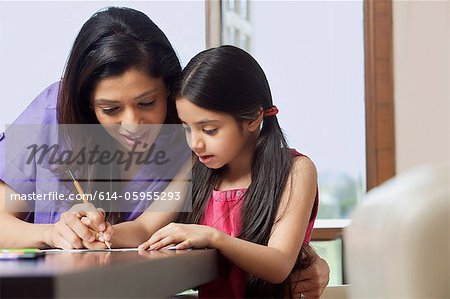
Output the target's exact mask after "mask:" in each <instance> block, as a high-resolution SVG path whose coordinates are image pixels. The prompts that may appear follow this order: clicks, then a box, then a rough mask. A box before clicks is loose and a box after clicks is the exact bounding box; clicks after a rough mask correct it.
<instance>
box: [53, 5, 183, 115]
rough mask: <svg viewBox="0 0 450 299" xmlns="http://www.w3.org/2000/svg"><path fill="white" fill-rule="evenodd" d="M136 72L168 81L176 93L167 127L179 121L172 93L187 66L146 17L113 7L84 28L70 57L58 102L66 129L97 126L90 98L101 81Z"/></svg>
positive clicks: (162, 34)
mask: <svg viewBox="0 0 450 299" xmlns="http://www.w3.org/2000/svg"><path fill="white" fill-rule="evenodd" d="M130 68H136V69H139V70H142V71H144V72H146V73H147V74H149V75H150V76H153V77H157V78H162V79H163V80H164V82H165V84H166V86H167V87H168V89H169V91H170V96H169V99H168V100H167V106H168V107H167V108H168V109H167V116H166V123H174V122H177V120H178V117H177V114H176V110H175V104H174V100H173V94H174V93H173V92H172V89H173V87H174V86H175V83H176V82H177V80H178V79H179V76H180V73H181V65H180V61H179V60H178V57H177V55H176V53H175V51H174V49H173V47H172V45H171V44H170V42H169V40H168V39H167V37H166V35H165V34H164V33H163V32H162V31H161V29H159V28H158V26H156V24H155V23H153V21H152V20H150V18H149V17H148V16H146V15H145V14H143V13H142V12H139V11H137V10H134V9H131V8H125V7H109V8H107V9H104V10H102V11H99V12H97V13H96V14H94V15H93V16H92V17H91V18H90V19H89V20H88V21H87V22H86V23H85V24H84V25H83V27H82V28H81V30H80V32H79V33H78V36H77V38H76V39H75V43H74V45H73V47H72V51H71V52H70V56H69V59H68V61H67V64H66V68H65V71H64V74H63V78H62V83H61V88H60V94H59V99H58V108H57V118H58V123H60V124H96V123H98V120H97V118H96V116H95V114H94V111H93V110H92V109H91V108H90V95H91V93H92V91H93V89H94V88H95V86H96V84H97V83H98V82H99V80H101V79H104V78H108V77H113V76H118V75H122V74H123V73H124V72H125V71H127V70H129V69H130Z"/></svg>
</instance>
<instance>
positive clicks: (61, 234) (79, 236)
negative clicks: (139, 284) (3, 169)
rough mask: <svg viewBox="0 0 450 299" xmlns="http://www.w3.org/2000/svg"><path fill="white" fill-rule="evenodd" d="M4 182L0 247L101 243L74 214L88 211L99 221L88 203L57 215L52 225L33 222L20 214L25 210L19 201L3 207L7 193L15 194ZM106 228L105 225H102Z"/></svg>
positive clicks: (1, 185) (0, 199)
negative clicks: (58, 218)
mask: <svg viewBox="0 0 450 299" xmlns="http://www.w3.org/2000/svg"><path fill="white" fill-rule="evenodd" d="M15 193H16V192H15V191H14V190H12V189H11V188H10V187H9V186H8V185H6V184H5V183H4V182H3V181H1V180H0V227H1V228H2V234H1V235H0V247H3V248H27V247H33V248H49V247H57V248H63V249H72V248H83V247H89V248H101V247H102V246H103V244H102V243H101V242H95V235H96V233H95V232H94V231H93V230H90V229H89V228H88V227H87V226H86V225H85V224H83V223H82V221H81V217H80V216H79V215H78V214H79V213H80V211H78V210H79V209H81V210H83V212H82V213H83V215H86V214H87V213H89V215H90V217H91V218H92V219H94V220H95V221H96V222H100V221H101V218H102V216H101V214H100V213H98V211H97V210H96V209H95V208H94V207H93V206H92V205H89V204H88V205H84V204H83V207H82V208H80V206H81V205H74V206H73V207H72V209H71V210H70V211H68V212H65V213H63V214H62V215H61V219H60V220H59V221H58V222H57V223H55V224H35V223H28V222H26V221H23V220H22V219H21V218H22V213H20V212H14V211H25V210H26V209H25V208H26V207H25V206H23V205H24V203H23V202H22V201H14V202H13V201H11V202H9V203H8V209H7V208H6V202H7V198H6V197H7V196H10V195H11V194H15ZM105 230H108V227H106V228H105Z"/></svg>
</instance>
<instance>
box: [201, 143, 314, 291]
mask: <svg viewBox="0 0 450 299" xmlns="http://www.w3.org/2000/svg"><path fill="white" fill-rule="evenodd" d="M291 152H292V155H293V156H302V154H300V153H298V152H297V151H295V150H292V151H291ZM245 191H246V189H233V190H226V191H217V190H213V194H212V196H211V198H210V199H209V202H208V204H207V207H206V210H205V214H204V215H203V219H202V221H201V222H200V224H202V225H208V226H211V227H214V228H216V229H218V230H220V231H222V232H224V233H227V234H228V235H230V236H232V237H236V236H238V235H239V233H240V232H241V227H242V223H241V208H242V203H243V198H244V194H245ZM318 207H319V193H318V191H317V192H316V198H315V201H314V206H313V209H312V212H311V217H310V220H309V224H308V228H307V230H306V235H305V239H304V241H303V243H304V244H308V243H309V241H310V240H311V232H312V229H313V226H314V220H315V219H316V216H317V212H318ZM245 284H246V273H245V272H244V271H243V270H241V269H240V268H238V267H237V266H235V265H233V264H232V263H230V262H229V261H227V260H226V259H225V258H223V257H221V260H220V266H219V277H218V278H216V279H215V280H214V281H212V282H210V283H207V284H205V285H203V286H201V287H200V288H199V298H243V297H244V293H245Z"/></svg>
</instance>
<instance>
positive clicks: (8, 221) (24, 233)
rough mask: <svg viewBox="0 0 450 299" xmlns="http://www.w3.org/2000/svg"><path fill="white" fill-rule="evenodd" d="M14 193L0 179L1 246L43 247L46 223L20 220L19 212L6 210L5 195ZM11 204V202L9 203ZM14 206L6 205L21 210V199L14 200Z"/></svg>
mask: <svg viewBox="0 0 450 299" xmlns="http://www.w3.org/2000/svg"><path fill="white" fill-rule="evenodd" d="M13 193H15V192H14V190H12V189H11V188H9V186H8V185H6V184H5V183H4V182H3V181H0V227H1V230H2V234H1V235H0V247H1V248H22V247H36V248H45V247H47V246H48V245H47V242H46V240H45V234H46V232H47V231H48V229H49V225H46V224H39V225H38V224H31V223H28V222H25V221H23V220H21V219H20V218H19V217H21V213H19V212H13V211H7V208H6V196H8V195H9V194H13ZM11 204H13V203H11ZM14 204H15V207H12V206H10V203H8V206H9V207H10V208H12V209H13V210H18V211H20V210H22V208H24V207H23V205H22V204H23V203H22V202H21V201H18V202H14Z"/></svg>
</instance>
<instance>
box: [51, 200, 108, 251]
mask: <svg viewBox="0 0 450 299" xmlns="http://www.w3.org/2000/svg"><path fill="white" fill-rule="evenodd" d="M97 232H102V234H103V240H98V241H97V239H99V238H97ZM112 233H113V229H112V226H111V225H110V224H109V223H107V222H105V214H104V211H103V210H100V209H96V208H95V207H94V206H93V205H92V204H84V203H83V204H77V205H74V206H72V208H71V209H70V210H69V211H67V212H64V213H63V214H61V217H60V219H59V221H58V222H56V223H55V224H54V225H52V226H51V227H50V229H49V230H48V231H47V233H46V243H47V245H48V246H50V247H56V248H62V249H73V248H76V249H79V248H90V249H101V248H105V244H104V243H102V242H103V241H105V240H106V241H109V240H110V239H111V236H112Z"/></svg>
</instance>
